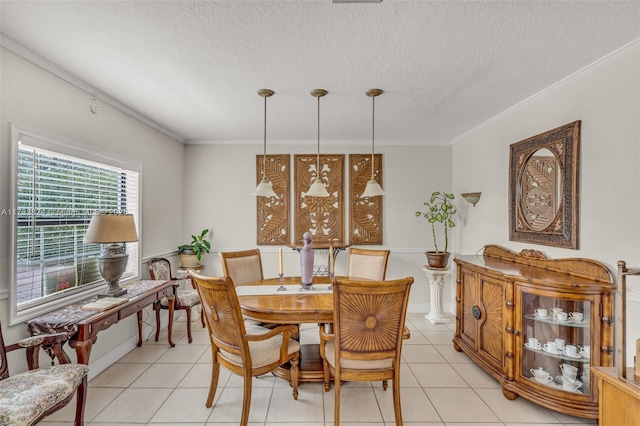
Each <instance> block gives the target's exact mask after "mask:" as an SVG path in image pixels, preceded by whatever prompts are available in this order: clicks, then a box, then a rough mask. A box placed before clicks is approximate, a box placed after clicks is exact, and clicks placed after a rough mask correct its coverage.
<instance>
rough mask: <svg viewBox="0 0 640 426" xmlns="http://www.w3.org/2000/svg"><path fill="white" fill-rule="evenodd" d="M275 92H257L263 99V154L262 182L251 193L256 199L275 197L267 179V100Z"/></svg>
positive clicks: (263, 90) (262, 90)
mask: <svg viewBox="0 0 640 426" xmlns="http://www.w3.org/2000/svg"><path fill="white" fill-rule="evenodd" d="M274 93H275V92H274V91H273V90H269V89H260V90H258V95H260V96H262V97H263V98H264V143H263V150H264V154H263V157H262V181H261V182H260V183H259V184H258V186H257V187H256V190H255V191H254V192H253V195H255V196H257V197H277V196H278V194H276V193H275V192H274V190H273V185H271V182H270V181H269V179H267V98H268V97H270V96H273V94H274Z"/></svg>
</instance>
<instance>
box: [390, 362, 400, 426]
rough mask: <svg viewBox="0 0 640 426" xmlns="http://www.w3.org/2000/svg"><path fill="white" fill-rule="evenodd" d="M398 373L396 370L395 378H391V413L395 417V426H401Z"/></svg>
mask: <svg viewBox="0 0 640 426" xmlns="http://www.w3.org/2000/svg"><path fill="white" fill-rule="evenodd" d="M398 376H399V372H398V371H397V370H396V376H395V377H394V378H393V383H392V385H391V386H392V388H393V411H394V413H395V415H396V425H397V426H402V407H401V406H400V380H399V378H398Z"/></svg>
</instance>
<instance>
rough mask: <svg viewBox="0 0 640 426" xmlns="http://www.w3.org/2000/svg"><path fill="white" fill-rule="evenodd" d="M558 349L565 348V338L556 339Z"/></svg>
mask: <svg viewBox="0 0 640 426" xmlns="http://www.w3.org/2000/svg"><path fill="white" fill-rule="evenodd" d="M556 349H558V350H559V351H561V350H563V349H564V340H563V339H556Z"/></svg>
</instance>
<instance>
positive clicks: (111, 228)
mask: <svg viewBox="0 0 640 426" xmlns="http://www.w3.org/2000/svg"><path fill="white" fill-rule="evenodd" d="M133 241H138V233H137V232H136V224H135V222H134V220H133V215H130V214H97V215H95V216H93V218H91V222H90V223H89V229H87V234H86V235H85V237H84V242H85V243H101V244H108V243H128V242H133Z"/></svg>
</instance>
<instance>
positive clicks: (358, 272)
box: [347, 247, 391, 281]
mask: <svg viewBox="0 0 640 426" xmlns="http://www.w3.org/2000/svg"><path fill="white" fill-rule="evenodd" d="M389 253H391V251H390V250H371V249H362V248H357V247H351V248H350V249H349V256H348V259H347V276H349V277H354V278H368V279H370V280H378V281H384V279H385V276H386V275H387V262H388V260H389Z"/></svg>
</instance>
